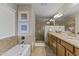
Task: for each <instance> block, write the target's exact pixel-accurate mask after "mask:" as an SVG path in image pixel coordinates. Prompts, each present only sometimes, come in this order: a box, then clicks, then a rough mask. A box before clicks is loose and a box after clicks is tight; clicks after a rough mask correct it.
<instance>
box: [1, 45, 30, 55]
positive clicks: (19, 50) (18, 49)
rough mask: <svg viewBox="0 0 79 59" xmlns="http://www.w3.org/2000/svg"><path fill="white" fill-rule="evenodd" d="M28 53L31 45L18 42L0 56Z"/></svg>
mask: <svg viewBox="0 0 79 59" xmlns="http://www.w3.org/2000/svg"><path fill="white" fill-rule="evenodd" d="M30 55H31V45H28V44H18V45H16V46H14V47H13V48H11V49H10V50H8V51H7V52H5V53H3V54H2V56H30Z"/></svg>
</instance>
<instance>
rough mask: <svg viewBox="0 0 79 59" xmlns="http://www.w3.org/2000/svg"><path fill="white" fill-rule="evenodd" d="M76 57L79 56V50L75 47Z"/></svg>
mask: <svg viewBox="0 0 79 59" xmlns="http://www.w3.org/2000/svg"><path fill="white" fill-rule="evenodd" d="M75 55H77V56H79V48H76V47H75Z"/></svg>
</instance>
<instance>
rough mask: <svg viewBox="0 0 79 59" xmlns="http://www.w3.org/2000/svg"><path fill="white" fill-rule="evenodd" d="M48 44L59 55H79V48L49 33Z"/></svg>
mask: <svg viewBox="0 0 79 59" xmlns="http://www.w3.org/2000/svg"><path fill="white" fill-rule="evenodd" d="M48 44H49V46H50V48H52V51H53V53H54V54H55V55H57V56H79V48H77V47H75V46H74V45H72V44H70V43H68V42H65V41H63V40H62V39H60V38H58V37H56V36H54V35H52V34H48Z"/></svg>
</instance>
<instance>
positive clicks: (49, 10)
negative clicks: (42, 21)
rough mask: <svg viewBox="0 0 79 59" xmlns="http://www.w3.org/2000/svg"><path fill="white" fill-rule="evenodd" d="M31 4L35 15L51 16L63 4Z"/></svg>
mask: <svg viewBox="0 0 79 59" xmlns="http://www.w3.org/2000/svg"><path fill="white" fill-rule="evenodd" d="M32 6H33V8H34V12H35V15H36V16H39V17H51V16H53V15H54V14H55V13H56V12H57V11H58V10H59V9H60V8H61V7H62V6H63V3H35V4H32Z"/></svg>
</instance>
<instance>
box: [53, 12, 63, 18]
mask: <svg viewBox="0 0 79 59" xmlns="http://www.w3.org/2000/svg"><path fill="white" fill-rule="evenodd" d="M61 16H63V14H62V13H58V14H56V15H55V16H54V18H59V17H61Z"/></svg>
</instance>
